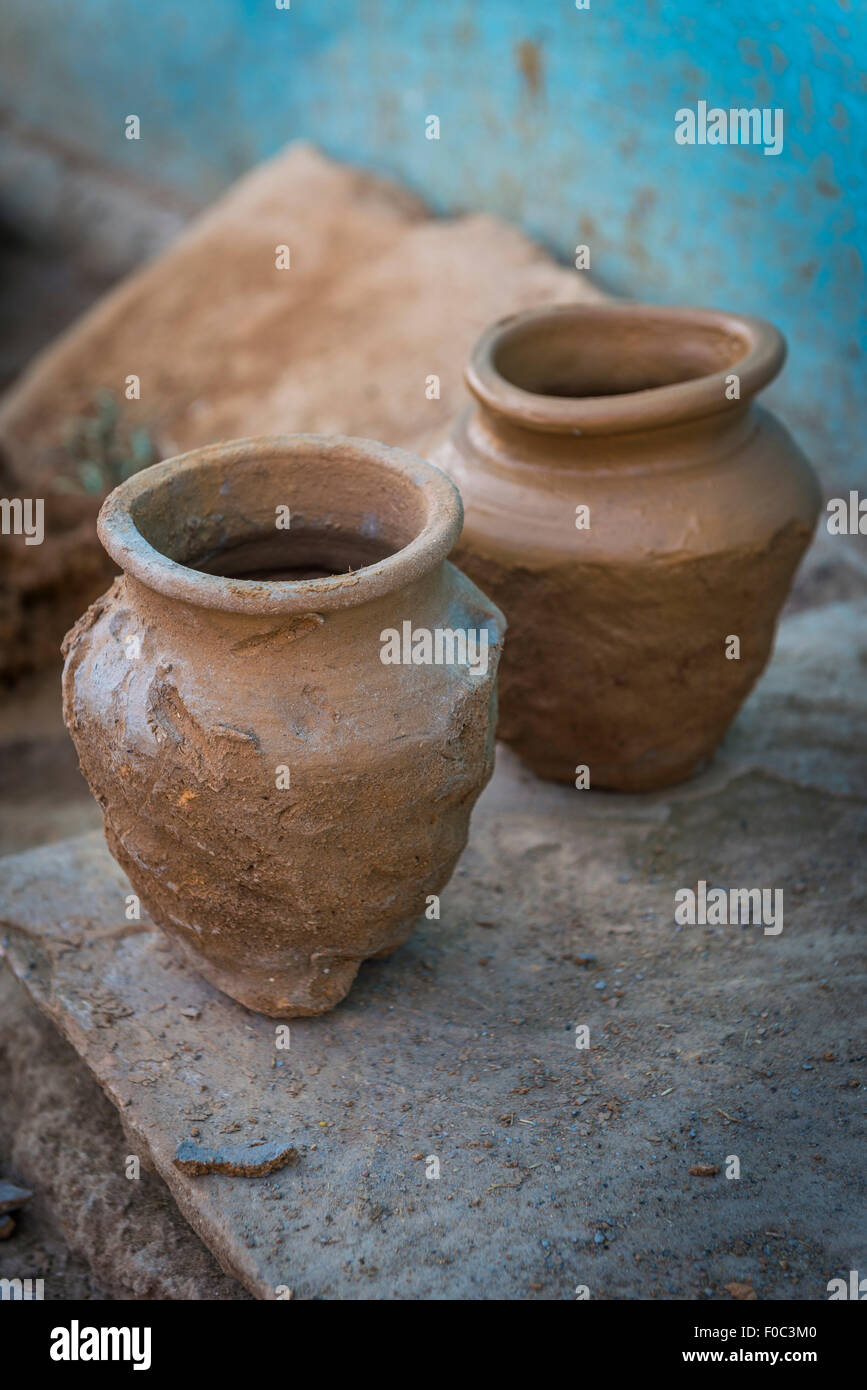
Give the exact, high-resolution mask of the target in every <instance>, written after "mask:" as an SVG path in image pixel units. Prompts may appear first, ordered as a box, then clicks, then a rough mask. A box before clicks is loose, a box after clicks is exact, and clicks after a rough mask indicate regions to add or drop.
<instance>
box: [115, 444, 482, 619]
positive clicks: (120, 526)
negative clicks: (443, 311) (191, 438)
mask: <svg viewBox="0 0 867 1390" xmlns="http://www.w3.org/2000/svg"><path fill="white" fill-rule="evenodd" d="M462 524H463V508H462V506H461V499H460V495H459V493H458V491H457V488H456V487H455V486H454V484H453V483H452V482H451V481H450V479H448V478H447V477H446V475H445V474H444V473H442V472H441V471H440V470H439V469H438V468H435V467H434V465H433V464H430V463H427V462H425V460H423V459H420V458H417V457H416V456H415V455H414V454H410V453H408V452H407V451H405V450H403V449H392V448H389V447H388V446H387V445H385V444H377V443H374V442H373V441H372V440H369V439H352V438H348V437H346V436H343V435H317V434H297V435H262V436H259V437H257V438H252V439H237V440H233V441H231V442H228V443H220V444H211V445H208V446H207V447H205V448H202V449H193V450H191V451H190V452H189V453H186V454H181V455H180V456H179V457H177V458H172V459H166V460H165V461H164V462H163V463H156V464H153V465H151V466H150V467H149V468H145V469H142V471H141V472H140V473H136V474H135V475H134V476H133V477H131V478H129V479H127V481H126V482H124V483H121V485H120V486H119V487H117V488H115V490H114V492H112V493H110V494H109V496H108V497H107V498H106V500H105V502H104V503H103V505H102V509H101V510H100V513H99V519H98V522H97V529H98V532H99V538H100V540H101V542H102V544H103V546H104V547H105V549H106V551H107V552H108V554H109V555H110V556H111V558H112V559H113V560H115V561H116V563H117V564H118V565H120V567H121V569H122V570H123V571H124V572H125V573H126V574H130V575H132V576H133V577H134V578H135V579H137V580H139V581H140V582H141V583H142V584H145V585H147V587H148V588H149V589H154V590H156V591H157V592H158V593H161V594H165V595H166V596H167V597H169V598H174V599H180V600H183V601H186V602H187V603H191V604H194V605H196V606H198V607H200V608H216V609H222V610H223V611H225V612H229V613H250V614H261V613H309V612H313V611H319V612H327V611H329V610H332V609H338V608H349V607H353V606H355V605H357V604H362V603H369V602H370V601H371V600H372V599H377V598H381V597H382V596H383V595H384V594H388V593H392V592H394V591H395V590H397V589H401V588H403V587H404V586H405V585H407V584H411V583H413V582H414V581H415V580H417V579H419V578H421V577H422V576H423V575H424V574H426V573H428V572H429V571H431V570H433V569H435V568H436V566H437V565H439V564H440V563H441V562H442V561H443V560H444V559H445V558H446V556H447V555H448V553H449V551H450V550H451V549H452V547H453V545H454V543H455V541H456V540H457V538H458V536H459V535H460V530H461V526H462ZM245 576H246V577H245Z"/></svg>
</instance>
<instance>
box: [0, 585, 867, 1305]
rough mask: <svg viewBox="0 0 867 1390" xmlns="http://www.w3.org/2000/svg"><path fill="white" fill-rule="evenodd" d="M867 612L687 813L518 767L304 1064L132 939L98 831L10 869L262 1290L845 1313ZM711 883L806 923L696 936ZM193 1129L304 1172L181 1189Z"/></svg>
mask: <svg viewBox="0 0 867 1390" xmlns="http://www.w3.org/2000/svg"><path fill="white" fill-rule="evenodd" d="M865 614H867V607H865V604H864V603H863V602H861V603H854V602H853V603H849V604H839V605H829V606H826V607H825V608H823V609H817V610H808V611H806V612H804V613H801V614H797V615H795V616H793V617H791V618H789V619H788V620H787V621H786V622H785V623H784V625H783V627H782V630H781V636H780V641H779V644H778V650H777V654H776V658H775V660H774V662H773V663H772V665H771V667H770V669H769V671H768V673H767V675H766V676H765V678H764V680H763V681H762V682H761V683H760V685H759V687H758V688H757V690H756V692H755V694H754V695H753V697H752V698H751V700H750V701H749V702H748V705H747V706H746V708H745V710H744V712H743V714H742V716H741V718H740V719H739V721H738V723H737V725H736V726H735V729H734V730H733V732H732V734H731V735H730V736H729V739H728V740H727V743H726V745H725V748H724V750H723V753H722V755H721V756H720V757H719V758H718V759H717V760H716V762H715V764H714V766H713V768H712V769H711V770H710V771H709V772H708V773H707V774H706V775H705V776H704V777H702V778H700V779H697V780H696V781H694V782H692V783H689V784H687V785H685V786H683V787H681V788H679V789H677V790H676V791H673V792H667V793H660V794H657V795H654V796H645V797H625V796H606V795H604V794H597V793H593V792H589V793H588V792H578V791H573V790H570V789H568V788H560V787H554V786H550V785H546V784H543V783H541V782H538V781H536V780H535V779H534V778H533V777H532V776H531V775H530V774H528V773H526V772H524V771H523V770H522V769H521V768H520V767H519V766H518V765H517V764H516V762H515V761H514V760H513V759H512V758H511V757H510V756H509V755H508V753H507V752H505V751H503V750H500V753H499V764H498V769H497V772H496V774H495V777H494V779H493V781H492V783H491V785H490V787H489V788H488V790H487V791H486V793H485V794H484V796H483V798H482V799H481V801H480V802H479V805H478V807H477V810H476V812H475V814H474V817H473V826H472V832H471V837H470V844H469V847H468V849H467V851H466V853H465V854H464V856H463V859H462V860H461V862H460V865H459V868H458V871H457V873H456V875H455V877H454V879H453V880H452V882H451V884H450V885H449V887H448V889H447V890H446V891H445V893H444V894H443V899H442V917H441V920H440V921H439V922H431V921H425V920H422V921H421V922H420V923H419V925H418V928H417V930H416V931H415V933H414V935H413V936H412V937H411V939H410V941H409V943H408V944H407V945H406V946H405V947H403V948H402V949H401V950H400V951H398V952H397V953H396V954H395V955H394V956H393V957H392V958H391V959H390V960H387V961H383V962H374V963H371V964H368V965H366V966H365V967H363V968H362V970H361V972H360V974H359V977H358V980H357V982H356V984H355V986H354V988H353V990H352V992H351V993H350V995H349V997H348V999H347V1000H346V1001H345V1002H344V1003H343V1004H342V1005H340V1006H339V1007H338V1008H337V1009H335V1010H334V1011H333V1012H332V1013H330V1014H327V1015H324V1016H323V1017H321V1018H317V1019H307V1020H297V1021H295V1022H294V1023H292V1024H291V1035H290V1041H291V1047H290V1048H289V1049H288V1050H281V1049H278V1048H277V1046H276V1038H277V1034H276V1028H277V1026H278V1025H276V1024H275V1023H274V1021H273V1020H268V1019H265V1018H261V1017H257V1016H256V1015H254V1014H252V1013H249V1012H247V1011H246V1010H244V1009H243V1008H241V1007H240V1006H238V1005H235V1004H233V1003H232V1001H230V1000H228V999H226V998H225V997H223V996H221V995H220V994H218V993H217V992H216V991H214V990H213V989H211V988H210V987H209V986H207V985H206V984H204V983H203V982H202V981H201V980H200V979H199V978H198V977H197V976H196V975H195V974H194V973H193V972H191V971H189V970H188V969H186V968H185V967H183V966H182V965H180V964H178V962H177V961H176V960H175V958H174V956H173V955H172V952H171V950H170V949H169V947H168V945H167V943H166V942H165V941H164V940H163V939H162V937H161V936H160V934H159V933H158V932H156V931H155V930H154V929H153V928H152V927H150V925H149V924H148V923H147V922H142V923H135V922H128V921H125V919H124V897H125V893H126V891H127V885H126V883H125V880H124V879H123V876H122V874H121V873H120V871H119V870H118V869H117V867H116V866H115V865H114V863H113V861H112V860H111V859H110V858H109V857H108V854H107V851H106V850H105V848H104V846H103V843H102V840H101V837H100V836H99V834H91V835H86V836H83V837H79V838H77V839H74V840H69V841H65V842H61V843H59V844H56V845H52V846H47V847H45V848H43V849H38V850H35V851H30V852H28V853H24V854H21V855H17V856H14V857H12V858H7V859H6V860H5V861H4V862H3V873H2V881H3V889H2V899H0V918H2V922H3V924H4V927H3V934H4V938H5V941H6V946H5V951H6V958H7V961H8V963H9V965H10V966H11V968H12V969H13V971H14V972H15V974H16V975H17V976H18V978H19V979H20V980H21V981H22V982H23V983H24V985H25V986H26V988H27V990H28V991H29V992H30V993H31V995H32V996H33V998H34V999H35V1000H36V1001H37V1002H38V1003H39V1004H40V1006H41V1007H42V1008H43V1009H44V1010H45V1011H46V1012H47V1013H48V1014H49V1015H50V1017H51V1018H53V1019H54V1021H55V1022H56V1023H57V1024H58V1026H59V1027H60V1029H61V1030H62V1031H63V1032H64V1034H65V1035H66V1036H67V1038H68V1039H69V1040H70V1041H71V1042H72V1044H73V1046H74V1047H75V1048H76V1049H77V1050H78V1051H79V1053H80V1054H81V1056H82V1057H83V1058H84V1059H85V1061H86V1062H87V1064H88V1066H89V1067H90V1069H91V1070H92V1071H93V1073H94V1075H95V1076H96V1078H97V1080H98V1081H99V1083H100V1085H101V1086H102V1087H103V1089H104V1090H105V1092H106V1094H107V1095H108V1097H109V1099H110V1100H112V1101H113V1102H114V1104H115V1105H116V1106H117V1107H118V1112H119V1114H120V1117H121V1120H122V1122H123V1125H124V1128H125V1130H126V1133H127V1136H128V1140H129V1145H130V1152H133V1153H140V1154H141V1155H142V1156H143V1157H145V1158H147V1159H148V1161H151V1162H153V1164H154V1165H155V1167H156V1169H157V1171H158V1172H159V1173H160V1175H161V1176H162V1177H163V1178H164V1180H165V1182H166V1183H167V1184H168V1186H169V1188H170V1189H171V1192H172V1194H173V1195H174V1198H175V1200H176V1202H177V1204H178V1207H179V1208H180V1210H181V1212H183V1214H184V1215H185V1216H186V1217H187V1218H188V1219H189V1221H190V1222H191V1224H192V1225H193V1227H194V1228H195V1230H196V1231H198V1233H199V1234H200V1235H201V1236H202V1238H203V1239H204V1240H205V1242H206V1243H207V1244H208V1245H209V1246H210V1248H211V1249H212V1251H213V1252H214V1253H215V1255H216V1256H217V1258H218V1259H219V1261H220V1263H221V1264H222V1265H223V1267H224V1269H225V1270H226V1271H227V1272H228V1273H230V1274H232V1275H234V1276H235V1277H237V1278H238V1279H240V1280H241V1281H242V1282H243V1283H244V1284H245V1285H246V1286H247V1288H248V1289H250V1291H251V1292H253V1293H254V1294H255V1295H257V1296H258V1297H261V1298H269V1297H275V1296H276V1290H278V1289H279V1288H283V1289H286V1288H288V1289H291V1290H292V1292H293V1296H294V1297H296V1298H309V1297H313V1298H317V1297H318V1298H390V1297H395V1296H401V1297H408V1298H493V1297H501V1298H508V1299H513V1298H524V1297H528V1296H529V1297H539V1298H552V1299H568V1298H572V1297H574V1290H575V1288H576V1287H577V1286H578V1285H586V1286H587V1287H588V1288H589V1290H590V1295H591V1297H594V1298H629V1297H657V1298H666V1297H681V1298H704V1297H707V1296H708V1295H710V1296H714V1297H730V1296H740V1297H748V1296H749V1293H748V1292H745V1291H748V1290H750V1289H752V1290H754V1291H755V1293H756V1295H757V1296H758V1297H759V1298H784V1297H792V1296H795V1297H802V1298H824V1297H825V1296H826V1284H827V1281H828V1280H829V1279H830V1278H832V1277H835V1276H837V1275H840V1274H841V1273H844V1274H845V1271H847V1270H849V1269H851V1268H860V1267H863V1264H864V1255H865V1241H864V1236H865V1225H864V1205H863V1197H864V1191H863V1181H862V1179H861V1177H860V1173H861V1163H860V1155H861V1152H862V1151H863V1126H862V1118H861V1117H862V1110H863V1089H862V1087H863V1066H862V1062H863V1053H864V1041H863V1033H862V1032H861V1024H860V1019H859V1013H860V1012H862V1011H861V1005H860V1001H861V998H862V996H863V917H864V894H865V868H864V865H865V857H864V841H865V838H867V808H865V801H867V758H865V753H864V750H863V747H861V748H860V749H859V745H858V730H859V729H863V721H864V704H865V696H864V690H863V681H860V682H859V672H860V671H861V670H863V664H864V661H865V655H867V635H865V633H867V628H865ZM699 879H705V880H707V881H708V883H710V884H713V885H718V886H724V887H736V886H737V887H767V886H774V887H781V888H783V890H784V895H785V896H784V902H785V917H784V930H783V932H782V933H781V934H780V935H779V936H766V935H764V934H763V932H762V930H761V928H760V927H757V926H752V925H749V926H726V927H716V928H706V927H681V928H678V927H676V926H675V925H674V918H673V907H674V893H675V891H676V890H677V889H678V888H680V887H693V888H694V887H695V885H696V883H697V881H698V880H699ZM588 957H590V959H589V960H588V959H587V958H588ZM578 1024H587V1025H588V1026H589V1028H590V1047H589V1049H587V1050H579V1049H577V1048H576V1046H575V1028H576V1025H578ZM191 1138H192V1139H195V1140H196V1141H197V1142H198V1143H201V1144H204V1145H208V1146H212V1147H218V1146H220V1145H225V1144H226V1143H238V1142H249V1141H251V1140H255V1141H257V1140H260V1139H264V1140H281V1141H288V1142H290V1143H292V1144H293V1145H295V1146H296V1147H297V1148H298V1150H299V1152H300V1159H299V1162H298V1163H297V1165H295V1166H294V1167H291V1168H285V1169H282V1170H280V1171H279V1172H275V1173H273V1174H271V1175H269V1176H267V1177H262V1178H258V1179H244V1178H233V1177H222V1176H206V1177H186V1176H184V1175H183V1174H181V1173H179V1172H178V1170H177V1169H176V1168H175V1167H174V1165H173V1162H172V1159H173V1156H174V1154H175V1151H176V1147H177V1144H178V1143H179V1142H181V1141H182V1140H185V1139H191ZM731 1155H736V1156H737V1157H738V1158H739V1160H740V1165H741V1177H740V1179H739V1180H728V1179H727V1178H726V1177H725V1169H726V1161H727V1159H728V1158H729V1157H730V1156H731ZM433 1157H435V1158H437V1159H438V1161H439V1172H440V1176H439V1178H438V1179H436V1178H429V1177H428V1176H427V1172H428V1171H431V1165H430V1164H429V1160H430V1159H431V1158H433ZM715 1166H719V1167H720V1168H721V1169H722V1171H721V1172H720V1173H718V1174H716V1175H711V1176H701V1175H699V1174H696V1175H693V1174H691V1173H690V1168H698V1169H699V1170H701V1168H702V1167H709V1168H711V1169H712V1168H713V1167H715ZM726 1286H731V1288H730V1289H729V1290H728V1291H727V1288H726ZM732 1290H735V1291H736V1292H734V1293H732Z"/></svg>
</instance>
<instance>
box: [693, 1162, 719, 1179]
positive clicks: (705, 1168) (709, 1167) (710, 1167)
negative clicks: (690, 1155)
mask: <svg viewBox="0 0 867 1390" xmlns="http://www.w3.org/2000/svg"><path fill="white" fill-rule="evenodd" d="M689 1171H690V1173H691V1174H692V1176H693V1177H694V1178H715V1177H716V1175H717V1173H718V1172H719V1164H718V1163H694V1164H693V1165H692V1167H691V1168H690V1170H689Z"/></svg>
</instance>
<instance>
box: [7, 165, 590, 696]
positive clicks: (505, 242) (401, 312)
mask: <svg viewBox="0 0 867 1390" xmlns="http://www.w3.org/2000/svg"><path fill="white" fill-rule="evenodd" d="M278 245H288V246H289V247H290V250H291V269H289V270H285V271H284V270H278V269H277V268H276V267H275V247H276V246H278ZM215 286H218V287H219V291H218V292H215ZM595 297H598V291H597V290H595V289H594V288H593V286H592V285H591V284H590V282H589V281H588V280H587V279H586V277H584V276H582V275H578V274H576V273H575V272H574V271H569V270H566V269H563V268H562V267H560V266H557V265H555V264H554V263H553V262H552V261H551V259H550V257H549V256H548V255H547V254H546V253H545V252H544V251H543V250H541V248H539V247H537V246H534V245H533V243H532V242H530V241H528V240H527V238H526V237H525V236H523V235H522V234H521V233H520V232H518V231H517V230H516V229H515V228H513V227H510V226H508V225H507V224H505V223H502V222H500V221H498V220H497V219H495V218H491V217H487V216H472V217H462V218H456V219H451V220H441V219H434V218H432V217H431V216H430V214H429V212H428V210H427V209H426V208H425V206H424V205H423V204H422V203H421V202H420V201H419V200H418V199H416V198H414V197H412V196H410V195H409V194H407V193H406V192H404V191H403V190H402V189H400V188H399V187H396V186H395V185H393V184H389V183H386V182H384V181H382V180H379V179H377V178H375V177H373V176H371V175H369V174H364V173H360V172H358V171H357V170H354V169H351V168H349V167H346V166H343V165H339V164H336V163H334V162H332V161H330V160H328V159H326V158H325V157H324V156H322V155H320V154H319V153H318V152H317V151H316V150H314V149H313V148H311V147H310V146H307V145H303V144H296V145H293V146H291V147H290V148H289V149H287V150H286V151H284V152H283V153H282V154H280V155H278V156H277V157H276V158H274V159H272V160H270V161H268V162H267V163H265V164H263V165H261V166H259V167H258V168H257V169H255V170H254V171H253V172H252V173H250V174H248V175H246V176H245V177H244V178H242V179H241V180H239V182H238V183H237V184H235V185H234V186H233V187H232V188H231V189H230V190H229V192H228V193H226V194H225V195H224V196H223V197H222V198H220V199H219V200H218V201H217V202H216V203H215V204H214V205H213V206H212V207H211V208H209V209H208V211H207V212H206V213H204V214H203V215H202V216H200V217H199V218H198V219H196V221H195V222H193V223H192V225H191V226H190V227H189V229H188V230H187V231H186V232H185V233H184V234H183V235H182V236H181V237H180V238H179V239H178V240H177V241H176V242H175V243H174V244H173V245H172V246H171V248H170V249H169V250H168V251H166V252H165V253H164V254H162V255H161V256H159V257H158V258H157V259H156V260H155V261H153V262H152V263H150V264H148V265H146V266H145V267H144V269H142V270H140V271H139V272H137V273H136V274H134V275H132V276H130V277H129V278H128V279H126V280H125V281H124V282H123V283H122V284H121V285H120V286H118V287H117V288H116V289H114V290H112V291H111V292H110V293H109V294H108V295H106V296H105V297H104V298H103V299H101V300H100V301H99V303H98V304H97V305H96V307H95V308H93V309H92V310H91V311H90V312H89V313H87V314H86V315H85V316H84V317H83V318H82V319H81V320H80V321H79V322H78V323H76V324H75V325H74V326H73V327H72V328H71V329H70V330H68V331H67V332H66V333H65V334H63V335H62V336H61V337H60V338H58V339H57V340H56V342H54V343H53V344H52V345H51V346H50V347H49V348H48V349H46V351H44V352H43V353H42V354H41V355H40V356H39V357H38V358H37V359H36V360H35V361H34V363H33V365H32V366H31V367H30V369H29V370H28V371H27V372H26V373H25V374H24V376H23V377H22V378H21V379H20V381H19V382H18V383H17V384H16V385H15V386H14V387H13V388H12V390H11V391H10V392H9V393H7V395H6V396H5V398H4V401H3V404H2V406H0V484H2V495H3V496H6V497H9V496H25V497H33V496H38V497H44V498H45V500H46V533H47V534H46V540H45V541H44V543H43V544H42V545H39V546H25V545H24V542H23V538H21V537H3V538H2V540H0V544H2V546H3V550H4V552H5V553H8V555H9V559H10V563H9V565H8V566H6V568H5V572H4V577H3V580H2V584H0V675H17V674H19V673H21V672H23V671H26V670H27V669H29V668H31V667H34V666H40V665H43V664H45V663H46V662H47V661H50V659H51V655H52V653H53V650H54V648H55V647H56V646H57V645H58V644H59V642H60V640H61V638H62V636H63V633H64V632H65V631H66V629H67V628H68V627H69V626H70V625H71V623H72V621H74V619H75V618H76V617H77V616H78V615H79V614H80V613H81V612H82V611H83V610H84V608H86V607H87V604H88V603H90V602H91V601H92V600H93V599H94V598H95V597H96V596H97V594H98V593H99V592H100V591H101V590H102V589H104V588H105V587H106V583H107V582H108V580H109V579H110V577H111V574H112V573H113V566H112V565H111V564H110V562H109V561H108V560H107V559H106V557H105V556H104V555H103V553H102V551H101V549H100V547H99V545H98V542H97V540H96V535H95V530H94V522H95V517H96V510H97V506H98V503H99V501H100V500H101V494H102V493H104V492H105V491H106V490H108V487H110V486H114V484H115V483H117V482H119V481H120V480H121V477H122V476H123V475H124V474H123V472H122V471H121V472H120V473H118V472H117V470H118V469H120V470H124V469H126V468H127V467H129V466H133V467H134V466H135V454H134V451H132V447H131V446H132V443H134V442H136V441H138V442H139V443H141V441H142V440H144V441H145V443H146V444H147V446H148V447H149V449H150V456H151V457H154V458H167V457H170V456H172V455H174V454H177V453H180V452H182V451H183V450H185V449H190V448H193V447H195V446H197V445H199V444H204V443H210V442H212V441H213V440H217V439H232V438H240V437H244V436H248V435H254V434H266V433H286V432H295V433H297V432H314V433H315V432H319V433H326V434H327V433H342V434H354V435H360V436H362V437H365V438H369V439H379V440H382V441H383V442H384V443H386V444H392V445H412V446H413V447H415V448H417V449H418V451H419V452H421V453H424V447H425V442H426V440H427V439H428V438H429V437H430V436H431V435H433V434H434V433H437V432H438V431H440V430H442V429H443V428H444V427H445V425H446V424H447V422H448V420H449V419H450V417H451V415H452V413H453V412H454V410H455V409H456V408H457V407H458V405H459V404H460V403H461V401H462V400H463V398H464V397H463V385H462V380H463V367H464V362H465V361H466V358H467V354H468V352H469V350H470V347H471V346H472V343H473V341H474V340H475V338H476V337H477V336H478V334H479V333H480V332H481V330H482V328H483V327H484V326H485V324H486V323H488V322H490V321H491V320H492V319H496V318H499V317H500V316H501V315H503V314H506V313H510V312H513V311H514V310H516V309H519V308H525V307H528V306H530V305H535V304H540V303H549V302H555V301H561V302H562V301H566V300H577V299H582V298H595ZM166 325H171V329H170V330H167V327H166ZM119 364H120V365H119ZM129 373H134V374H136V375H137V376H138V377H139V379H140V382H141V398H140V399H139V400H134V401H128V400H126V399H125V397H124V383H125V378H126V376H127V375H128V374H129ZM431 376H438V377H439V382H440V387H439V390H440V394H439V398H438V399H428V395H429V394H430V393H429V392H428V391H427V390H426V384H427V382H428V379H429V378H430V377H431ZM336 384H337V388H336ZM88 422H90V423H89V424H88ZM76 432H77V434H78V435H83V437H84V438H85V439H86V440H87V441H88V442H87V448H86V449H84V451H83V452H82V449H81V448H80V447H79V446H78V445H73V444H71V443H70V438H71V436H73V435H76ZM94 463H96V464H97V465H98V467H99V469H101V470H102V473H103V476H104V483H105V486H103V487H102V488H99V486H98V479H97V483H96V485H97V495H81V489H82V482H81V478H80V473H79V470H80V468H81V466H82V464H91V465H92V464H94ZM90 476H91V477H93V469H92V468H91V469H90ZM70 487H72V488H77V489H78V490H79V492H78V494H69V493H66V492H65V491H61V489H64V490H65V489H68V488H70Z"/></svg>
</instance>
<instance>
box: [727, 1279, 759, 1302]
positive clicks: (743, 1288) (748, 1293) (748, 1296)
mask: <svg viewBox="0 0 867 1390" xmlns="http://www.w3.org/2000/svg"><path fill="white" fill-rule="evenodd" d="M724 1288H725V1291H726V1293H730V1294H731V1296H732V1298H737V1299H739V1300H740V1301H741V1302H751V1301H754V1300H756V1299H757V1298H758V1294H757V1293H756V1291H755V1289H754V1288H753V1286H752V1284H749V1283H743V1284H741V1283H738V1282H737V1281H734V1282H733V1283H731V1284H725V1285H724Z"/></svg>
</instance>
